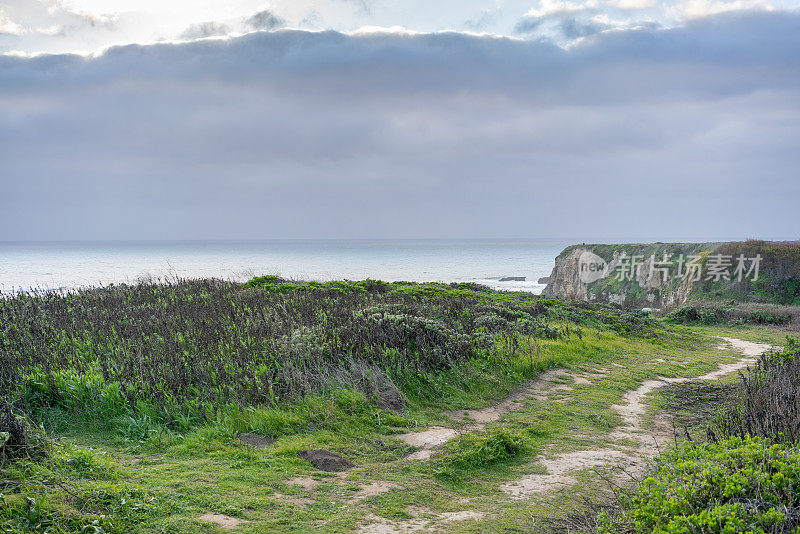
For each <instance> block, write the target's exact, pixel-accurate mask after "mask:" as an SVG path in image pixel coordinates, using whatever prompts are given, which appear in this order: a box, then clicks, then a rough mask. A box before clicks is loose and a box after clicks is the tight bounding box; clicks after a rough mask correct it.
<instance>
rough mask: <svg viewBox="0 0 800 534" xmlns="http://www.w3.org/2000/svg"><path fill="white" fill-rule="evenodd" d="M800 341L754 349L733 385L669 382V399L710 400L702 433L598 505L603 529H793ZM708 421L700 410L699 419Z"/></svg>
mask: <svg viewBox="0 0 800 534" xmlns="http://www.w3.org/2000/svg"><path fill="white" fill-rule="evenodd" d="M799 394H800V345H798V343H797V342H796V341H795V340H794V339H793V338H787V340H786V345H785V346H784V347H783V349H782V350H781V351H773V352H769V353H767V354H764V355H762V356H761V358H760V359H759V360H758V362H757V363H756V364H755V365H754V366H752V367H751V368H750V369H749V372H748V373H747V374H742V379H741V383H740V384H739V385H715V386H711V385H700V384H696V383H695V384H692V383H689V384H682V385H675V386H672V395H671V396H669V397H668V404H670V405H671V406H672V407H673V408H682V409H685V408H687V407H688V406H689V405H690V404H691V402H690V401H686V400H684V401H683V402H681V401H680V400H679V399H680V398H681V397H683V398H684V399H687V398H688V397H691V398H692V399H691V400H692V401H694V402H695V403H697V404H699V405H700V406H707V405H708V401H709V399H712V401H716V402H717V403H719V404H716V406H717V410H718V413H717V414H716V416H714V417H712V418H711V421H710V422H707V423H706V424H705V425H703V426H705V431H706V440H702V439H699V440H698V439H697V438H695V440H692V439H691V438H690V439H688V440H687V441H685V442H684V443H683V444H682V445H680V446H678V447H676V448H675V449H674V450H672V451H669V452H667V453H665V454H662V455H661V456H660V457H659V458H657V460H656V466H655V469H654V470H653V471H652V473H651V474H650V476H648V477H647V478H645V479H644V480H643V481H642V482H641V483H640V484H638V485H637V486H635V487H633V488H632V489H629V490H626V491H623V492H621V493H620V494H619V501H618V503H617V508H616V510H615V511H612V512H603V513H602V514H601V515H600V518H599V522H600V527H599V528H598V532H602V533H640V532H641V533H650V532H654V533H678V532H680V533H684V532H685V533H701V532H753V533H783V532H795V533H796V532H800V471H799V470H798V466H800V446H798V441H799V440H800V411H799V410H798V399H799V398H800V395H799ZM706 421H708V420H706Z"/></svg>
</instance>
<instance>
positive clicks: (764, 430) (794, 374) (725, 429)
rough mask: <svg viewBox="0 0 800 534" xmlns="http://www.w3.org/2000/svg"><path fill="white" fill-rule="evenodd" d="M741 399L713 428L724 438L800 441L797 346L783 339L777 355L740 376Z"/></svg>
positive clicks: (765, 357) (799, 346)
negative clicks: (783, 344)
mask: <svg viewBox="0 0 800 534" xmlns="http://www.w3.org/2000/svg"><path fill="white" fill-rule="evenodd" d="M740 391H741V398H740V400H739V402H738V403H736V404H735V405H734V406H732V407H729V408H727V409H725V410H723V411H722V412H721V413H720V415H719V416H718V417H717V418H716V419H715V421H714V422H713V425H712V426H713V428H715V429H717V431H718V432H720V433H721V434H722V435H724V436H739V437H744V436H747V435H754V436H761V437H765V438H769V439H771V440H773V441H778V442H787V443H795V442H797V441H798V440H800V344H798V343H797V341H796V340H794V339H793V338H790V337H787V338H786V346H785V347H784V349H783V350H782V351H781V352H769V353H767V354H764V355H762V356H761V358H760V359H759V360H758V362H756V364H755V365H754V366H753V367H751V368H750V372H749V373H748V374H747V375H744V374H743V375H742V384H741V388H740Z"/></svg>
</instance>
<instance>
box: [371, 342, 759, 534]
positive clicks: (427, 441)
mask: <svg viewBox="0 0 800 534" xmlns="http://www.w3.org/2000/svg"><path fill="white" fill-rule="evenodd" d="M721 339H722V341H723V342H724V343H723V345H722V346H720V348H722V349H724V348H728V347H730V348H732V349H733V350H736V351H737V352H739V353H741V354H742V356H743V357H742V358H740V359H739V360H737V361H735V362H732V363H726V364H720V365H719V366H718V368H717V369H716V370H714V371H711V372H709V373H706V374H704V375H702V376H699V377H694V378H688V377H678V378H664V377H656V378H655V379H651V380H646V381H645V382H643V383H642V384H641V386H639V387H638V388H636V389H634V390H630V391H628V392H626V393H625V394H624V395H623V398H622V402H621V403H620V404H619V405H613V406H611V408H612V409H614V410H615V411H616V412H617V413H619V414H620V416H621V418H622V421H623V425H622V426H621V427H619V428H617V429H615V430H614V431H613V432H611V433H610V435H609V437H610V438H611V439H612V440H613V441H614V442H615V443H614V445H613V446H611V447H608V448H597V449H587V450H579V451H573V452H568V453H562V454H557V455H555V456H549V457H548V456H544V455H542V456H540V457H538V458H537V459H536V462H535V464H533V465H535V466H536V467H544V468H545V473H543V474H529V475H525V476H523V477H521V478H519V479H517V480H515V481H512V482H509V483H506V484H504V485H502V486H501V487H500V489H501V490H502V491H503V492H505V493H506V494H507V495H508V496H509V498H511V499H524V498H526V497H529V496H531V495H533V494H543V493H547V492H551V491H554V490H558V489H560V488H563V487H566V486H571V485H573V484H577V483H578V480H577V478H576V477H575V475H576V474H577V473H578V472H579V471H581V470H585V469H592V468H597V467H619V468H621V469H622V471H623V472H624V473H627V474H633V475H635V474H640V473H641V472H643V471H644V469H646V467H647V462H648V460H650V459H651V458H653V457H654V456H656V455H657V454H658V452H659V451H660V450H663V448H664V447H665V445H666V443H667V442H668V440H669V439H670V433H669V431H668V428H666V427H665V425H659V420H656V424H655V427H656V428H655V429H650V430H649V431H647V432H646V431H645V425H644V415H645V413H646V404H645V399H646V397H647V396H648V395H649V394H651V393H652V392H653V391H655V390H656V389H658V388H660V387H663V386H665V385H667V384H670V383H678V382H685V381H688V380H717V379H719V378H720V377H722V376H725V375H728V374H729V373H732V372H735V371H737V370H740V369H743V368H744V367H746V366H747V365H748V364H750V363H751V362H752V361H753V360H754V359H756V358H757V357H758V356H759V355H760V354H762V353H763V352H765V351H767V350H769V348H770V346H769V345H766V344H763V343H754V342H750V341H743V340H739V339H734V338H727V337H723V338H721ZM612 365H617V364H612ZM608 374H609V370H608V369H598V370H596V371H595V372H594V373H587V372H584V373H581V372H572V371H568V370H566V369H552V370H549V371H547V372H545V373H543V374H542V375H540V376H539V377H538V378H537V379H535V380H532V381H530V382H529V383H528V384H527V385H526V386H525V387H524V388H522V389H521V390H520V391H518V392H516V393H514V394H512V395H511V396H510V397H508V398H507V399H506V400H504V401H502V402H500V403H498V404H495V405H493V406H489V407H486V408H483V409H480V410H467V411H461V412H452V413H450V414H448V415H449V416H450V417H451V418H453V419H455V420H466V422H465V423H464V425H463V426H462V427H460V428H459V429H454V428H446V427H431V428H427V429H425V430H421V431H418V432H409V433H406V434H401V435H399V436H398V437H399V438H400V439H401V440H403V441H404V442H406V443H408V444H409V445H411V446H414V447H418V448H419V449H418V450H417V451H415V452H414V453H412V454H411V455H409V456H407V458H408V459H411V460H422V459H426V458H429V457H430V456H431V455H432V454H433V453H434V452H435V451H436V449H437V448H439V447H441V446H442V445H443V444H444V443H446V442H447V441H448V440H450V439H452V438H454V437H456V436H457V435H458V434H459V433H460V432H461V433H465V432H475V431H479V430H482V429H484V428H485V427H486V426H487V425H488V424H489V423H492V422H495V421H498V420H500V419H502V417H503V416H504V415H505V414H507V413H509V412H511V411H514V410H518V409H521V408H522V407H524V404H525V402H526V401H528V400H529V399H533V400H537V401H545V400H554V401H555V402H560V401H565V400H567V399H565V398H563V397H559V394H564V393H566V392H569V391H570V390H572V387H571V386H570V385H568V384H566V383H564V382H566V381H567V380H571V381H572V383H573V384H575V385H590V384H592V383H593V380H596V379H601V378H604V377H606V376H607V375H608ZM565 379H567V380H565ZM662 423H663V421H662ZM467 503H468V502H465V504H467ZM412 515H413V516H414V518H413V519H410V520H406V521H390V520H387V519H385V518H381V517H378V516H375V515H372V514H370V515H369V516H367V518H366V521H365V523H364V524H362V526H361V529H360V530H359V532H360V533H362V534H388V533H395V532H429V531H433V530H436V529H437V528H441V527H443V526H444V524H446V523H450V522H453V521H464V520H470V519H480V518H482V517H484V514H483V513H482V512H476V511H472V510H465V511H462V512H448V513H444V514H431V513H430V512H429V511H428V510H425V509H419V510H415V511H414V513H413V514H412Z"/></svg>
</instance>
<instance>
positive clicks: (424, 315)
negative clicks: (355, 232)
mask: <svg viewBox="0 0 800 534" xmlns="http://www.w3.org/2000/svg"><path fill="white" fill-rule="evenodd" d="M671 339H682V338H681V336H680V335H677V334H676V333H674V332H670V331H669V330H668V329H666V328H664V327H663V326H662V325H661V324H659V323H658V322H657V321H655V320H653V319H651V318H650V317H648V316H647V315H646V314H642V313H639V312H635V311H627V310H624V309H623V308H621V307H619V306H616V305H609V304H593V303H577V302H575V303H573V302H566V301H561V300H557V299H544V298H540V297H535V296H532V295H530V294H526V293H502V292H494V291H491V290H488V289H487V288H484V287H481V286H477V285H475V284H449V285H448V284H414V283H407V282H396V283H385V282H380V281H373V280H366V281H362V282H346V281H345V282H331V283H314V282H297V281H289V280H283V279H280V278H277V277H258V278H255V279H253V280H251V281H250V282H248V283H246V284H236V283H229V282H221V281H217V280H190V281H173V282H165V283H152V282H142V283H139V284H136V285H122V286H109V287H104V288H95V289H89V290H83V291H73V292H42V293H39V294H14V295H6V296H5V298H2V299H0V351H1V352H2V356H3V359H2V367H0V388H2V390H3V391H4V392H5V394H6V396H5V399H4V401H5V403H4V404H3V405H2V413H0V425H2V426H0V436H2V437H3V440H4V441H3V449H2V450H3V454H4V456H3V461H4V467H3V473H2V475H3V476H2V477H0V478H1V479H2V480H1V481H0V484H2V486H0V493H2V494H3V495H2V496H0V508H2V512H0V530H3V531H5V532H27V531H39V532H95V533H100V532H132V531H140V532H145V531H152V530H154V529H157V530H162V531H167V532H185V531H192V530H197V529H198V519H197V516H198V515H200V514H196V515H195V516H194V517H190V518H187V517H185V514H186V513H187V512H186V507H187V506H188V507H189V508H190V509H196V508H200V509H205V510H207V509H209V508H211V509H217V510H218V511H219V512H220V513H225V514H227V515H229V516H233V517H241V516H242V515H246V513H245V512H244V511H243V509H242V508H241V507H237V506H235V505H233V504H230V505H225V506H223V505H222V504H220V502H223V501H226V500H227V499H229V498H230V494H229V492H228V493H226V490H225V487H221V488H220V490H219V491H220V492H221V493H220V494H219V496H218V497H217V499H216V500H214V501H207V500H202V499H207V498H208V497H202V498H200V497H195V498H189V497H186V496H184V495H180V496H179V495H176V494H175V490H174V487H175V486H176V484H183V483H185V479H186V477H190V476H191V475H188V474H185V473H186V471H187V470H188V471H191V470H193V469H200V470H203V469H206V468H207V465H208V464H209V463H210V462H211V463H214V465H215V466H216V465H218V464H217V463H216V462H219V465H220V466H224V469H225V470H228V471H231V472H232V473H233V475H231V476H234V475H237V474H238V476H239V479H237V480H239V481H238V482H237V484H242V483H243V482H242V480H247V481H248V482H247V484H248V485H247V487H248V488H249V489H248V491H247V498H248V499H249V500H250V501H251V502H252V501H253V499H257V502H255V503H253V504H251V505H250V508H256V509H268V510H272V512H270V515H269V519H265V520H266V521H267V523H268V524H269V525H271V527H270V528H273V529H276V530H288V531H297V528H300V531H302V527H297V524H300V525H304V524H310V523H314V522H319V521H323V520H328V521H329V520H330V516H331V511H330V510H328V509H325V508H315V507H309V508H308V509H305V510H304V511H303V512H301V513H299V515H298V513H297V512H296V511H291V513H290V510H288V509H287V510H283V509H280V510H279V511H276V509H275V506H277V505H276V504H275V501H274V500H273V501H271V500H270V499H274V497H273V496H272V495H273V494H274V492H275V491H276V490H275V487H276V486H277V487H279V488H284V489H282V490H281V491H283V492H285V493H287V494H289V495H292V492H296V491H297V490H296V489H286V488H285V484H284V482H283V478H284V476H283V473H286V472H288V471H296V470H297V469H299V468H302V467H301V466H304V465H305V463H304V462H303V461H302V460H301V459H299V458H298V455H297V453H298V452H299V451H300V450H304V449H308V448H328V449H331V450H334V451H338V452H340V453H344V454H349V455H353V454H356V453H357V454H359V455H360V456H359V457H360V458H361V460H360V461H361V462H362V463H363V462H368V463H369V464H370V465H382V463H381V462H386V461H389V460H392V461H397V460H398V459H400V458H402V457H403V456H404V454H407V453H408V447H404V446H403V445H402V444H401V443H400V442H399V440H391V439H389V438H387V436H391V435H393V434H397V433H400V432H403V431H407V430H408V429H411V428H413V427H415V426H419V425H426V424H431V423H432V422H439V421H443V420H445V419H446V417H447V416H446V415H445V411H446V410H449V409H456V408H466V407H476V406H480V405H481V403H485V402H487V400H489V399H497V398H502V397H503V396H504V395H506V394H507V393H508V392H509V391H510V390H512V389H513V388H515V387H517V386H518V385H519V384H520V383H521V382H523V381H524V380H525V379H527V378H531V377H534V376H536V375H537V374H538V373H540V372H541V371H543V370H544V369H546V368H548V367H551V366H553V365H563V364H567V363H570V362H578V361H581V360H582V359H586V358H592V357H601V356H602V357H604V358H608V357H611V356H612V355H613V353H614V352H615V351H617V350H619V346H623V345H624V346H628V345H631V346H633V344H634V343H639V342H642V343H644V344H646V345H648V346H649V345H650V344H652V345H653V346H658V345H659V344H660V343H665V342H667V340H671ZM43 431H46V432H47V434H48V435H49V437H50V440H49V441H50V442H51V443H50V445H49V446H48V445H47V443H48V440H46V439H44V433H43ZM242 433H254V434H256V435H258V436H261V437H263V438H264V439H268V440H275V446H273V447H271V448H270V449H269V452H268V453H264V454H263V455H257V454H256V452H254V451H252V450H250V449H246V448H245V449H243V448H241V445H240V444H239V445H237V440H236V439H235V438H236V436H237V435H239V434H242ZM65 435H68V436H70V437H69V438H68V439H67V441H66V442H62V441H61V440H60V439H59V440H57V441H54V440H53V439H52V437H55V436H59V437H61V436H65ZM87 436H91V437H88V438H87ZM87 439H88V442H87ZM540 439H541V436H540V435H539V430H536V431H533V430H531V429H530V428H529V425H527V424H526V423H524V422H522V421H520V422H510V423H509V424H508V425H507V426H505V427H503V428H495V427H492V428H486V429H485V430H484V431H481V432H477V433H466V434H465V435H463V436H461V437H460V438H459V439H457V440H453V441H452V442H451V443H449V444H448V446H447V447H446V448H445V449H444V450H443V451H442V453H441V454H437V455H436V456H435V457H434V459H433V460H432V461H431V463H430V464H427V463H422V464H421V465H420V466H419V467H415V468H414V474H413V476H412V475H411V474H409V473H407V472H402V471H398V472H397V473H396V474H395V476H397V477H401V476H408V477H412V478H414V477H415V478H416V479H420V480H422V479H425V477H426V476H430V477H432V478H431V480H439V481H440V482H437V484H443V485H444V486H445V487H447V485H451V487H452V485H454V484H455V485H458V484H462V482H459V481H469V480H470V479H471V478H472V477H474V476H476V473H481V472H482V473H485V474H488V473H489V472H490V471H489V470H490V469H494V468H496V467H499V468H505V467H504V466H507V465H509V464H510V463H513V462H514V461H519V460H520V459H521V458H524V457H525V456H526V455H528V456H529V455H530V454H532V453H534V452H535V451H536V450H537V449H536V447H537V443H538V441H539V440H540ZM73 440H78V441H80V442H82V443H84V446H83V447H81V448H72V447H71V446H70V445H69V443H71V442H72V441H73ZM87 443H88V444H87ZM95 445H96V446H98V447H99V448H94V446H95ZM108 451H117V452H115V455H120V454H121V455H123V456H125V457H126V458H128V460H126V461H133V460H131V459H130V456H129V455H131V454H136V455H141V456H143V457H144V458H142V457H140V456H137V457H136V459H135V460H136V462H137V464H135V465H136V467H131V466H130V465H129V466H128V467H124V466H122V465H120V463H119V461H107V459H106V456H105V454H107V452H108ZM163 454H169V456H170V458H172V461H173V462H179V463H180V464H181V466H182V467H181V471H178V472H176V473H172V474H169V475H167V474H165V473H163V472H162V473H161V474H160V475H158V476H157V477H156V478H155V479H154V478H147V479H144V478H135V477H132V476H131V470H133V471H134V472H146V473H149V472H150V471H148V470H147V466H148V465H149V464H148V462H149V461H150V460H149V459H148V457H149V456H150V455H155V456H160V455H163ZM138 462H141V464H140V463H138ZM194 464H196V465H197V466H200V467H195V466H194ZM140 465H141V466H142V467H139V466H140ZM209 469H210V468H209ZM220 469H223V467H215V468H213V470H212V472H213V473H214V475H213V476H218V474H219V473H218V471H219V470H220ZM203 472H204V473H206V474H204V475H203V476H212V475H210V474H207V471H203ZM143 476H144V475H143ZM198 476H199V475H198ZM491 476H494V475H491ZM174 477H177V478H174ZM431 483H433V482H431ZM463 484H464V487H465V488H466V487H469V484H468V483H467V482H463ZM254 485H255V486H254ZM234 487H237V488H238V487H239V486H234ZM254 487H257V488H259V489H258V490H257V493H258V497H255V496H250V493H252V492H253V491H254V490H253V489H252V488H254ZM320 492H322V493H323V494H324V490H320ZM242 498H244V497H242ZM259 499H260V500H259ZM376 506H377V505H376ZM395 506H396V508H395V507H392V506H389V505H387V507H385V508H380V507H378V508H376V509H377V510H379V511H380V513H381V514H383V515H384V516H386V517H402V516H403V515H402V514H403V513H405V512H401V511H399V510H402V509H403V508H404V506H401V505H399V504H398V505H395ZM393 510H394V511H393ZM247 513H252V511H251V512H247ZM337 517H339V516H337ZM357 517H358V515H357V514H356V512H355V511H346V512H342V513H341V518H339V519H336V520H335V521H333V522H332V523H330V529H331V530H337V529H339V531H341V530H352V527H353V521H355V520H356V519H355V518H357ZM337 521H339V523H337ZM291 525H295V527H297V528H295V527H292V526H291ZM337 525H338V526H337ZM293 528H294V530H293Z"/></svg>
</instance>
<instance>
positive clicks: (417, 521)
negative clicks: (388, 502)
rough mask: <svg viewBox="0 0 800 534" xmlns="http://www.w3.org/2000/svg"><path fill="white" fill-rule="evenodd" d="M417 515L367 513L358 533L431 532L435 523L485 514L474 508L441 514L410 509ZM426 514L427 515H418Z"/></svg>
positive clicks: (462, 519)
mask: <svg viewBox="0 0 800 534" xmlns="http://www.w3.org/2000/svg"><path fill="white" fill-rule="evenodd" d="M412 513H413V514H414V515H415V516H417V517H415V518H414V519H409V520H406V521H392V520H390V519H386V518H384V517H379V516H377V515H375V514H369V515H368V516H367V517H366V518H364V519H365V521H366V524H364V525H363V526H362V527H361V528H360V529H359V531H358V532H359V534H398V533H410V532H431V531H433V530H434V529H436V525H437V524H442V523H454V522H456V521H469V520H470V519H482V518H483V517H484V516H485V514H484V513H483V512H476V511H474V510H463V511H460V512H443V513H441V514H435V515H433V514H431V511H430V510H427V509H425V508H418V509H415V510H412ZM420 516H427V517H420Z"/></svg>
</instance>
